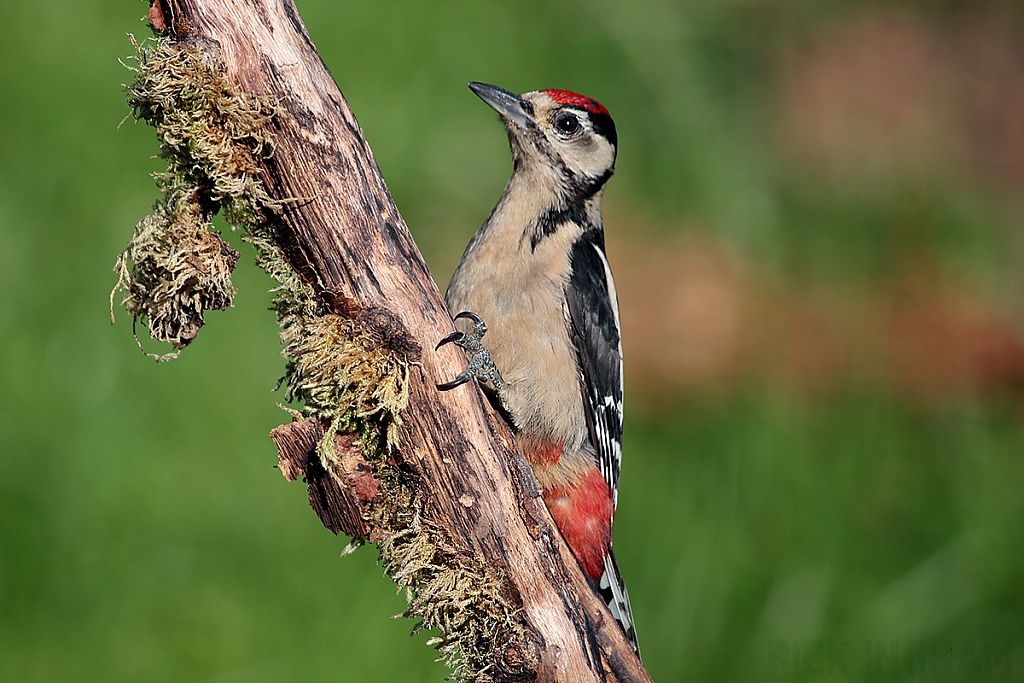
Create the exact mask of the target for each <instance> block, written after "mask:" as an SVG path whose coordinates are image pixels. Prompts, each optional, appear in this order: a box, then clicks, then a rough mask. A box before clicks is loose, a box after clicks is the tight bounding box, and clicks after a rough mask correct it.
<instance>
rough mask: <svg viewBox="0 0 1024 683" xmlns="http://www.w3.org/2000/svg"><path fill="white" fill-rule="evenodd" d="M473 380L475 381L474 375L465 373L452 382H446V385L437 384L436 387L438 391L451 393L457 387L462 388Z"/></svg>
mask: <svg viewBox="0 0 1024 683" xmlns="http://www.w3.org/2000/svg"><path fill="white" fill-rule="evenodd" d="M471 379H473V375H472V374H471V373H469V372H463V373H461V374H459V375H458V376H457V377H456V378H455V379H453V380H452V381H451V382H445V383H444V384H436V385H434V386H436V387H437V390H438V391H451V390H452V389H454V388H455V387H458V386H461V385H463V384H465V383H466V382H468V381H469V380H471Z"/></svg>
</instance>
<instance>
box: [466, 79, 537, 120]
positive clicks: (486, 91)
mask: <svg viewBox="0 0 1024 683" xmlns="http://www.w3.org/2000/svg"><path fill="white" fill-rule="evenodd" d="M469 89H470V90H472V91H473V92H475V93H476V95H477V97H479V98H480V99H481V100H483V101H484V102H486V103H487V104H488V105H489V106H490V107H491V108H492V109H494V111H496V112H498V113H499V114H501V116H502V118H505V119H508V120H510V121H514V122H515V123H516V124H518V125H519V126H521V127H522V128H532V127H533V126H534V125H535V124H534V122H533V105H532V104H530V103H529V102H527V101H526V100H524V99H523V98H522V97H520V96H519V95H516V94H514V93H510V92H509V91H508V90H505V89H503V88H499V87H498V86H496V85H487V84H486V83H477V82H476V81H473V82H471V83H470V84H469Z"/></svg>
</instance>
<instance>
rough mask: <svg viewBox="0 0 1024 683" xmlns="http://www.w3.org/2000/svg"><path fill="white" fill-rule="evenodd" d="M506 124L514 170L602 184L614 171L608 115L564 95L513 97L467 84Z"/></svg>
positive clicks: (582, 100) (578, 97) (593, 104)
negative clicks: (555, 171)
mask: <svg viewBox="0 0 1024 683" xmlns="http://www.w3.org/2000/svg"><path fill="white" fill-rule="evenodd" d="M469 87H470V89H471V90H472V91H473V92H474V93H476V94H477V96H478V97H480V99H482V100H483V101H484V102H486V103H487V104H488V105H490V106H491V107H492V108H493V109H494V110H495V111H497V112H498V114H500V115H501V120H502V122H503V123H504V124H505V128H506V129H507V131H508V138H509V142H510V143H511V146H512V155H513V159H514V161H515V165H516V170H517V171H518V170H520V169H521V168H522V167H524V166H526V167H534V166H541V167H546V168H555V169H558V170H559V171H560V172H561V173H562V174H565V175H567V176H568V178H567V179H569V178H571V179H573V180H575V181H576V182H577V183H582V184H583V185H586V184H588V181H590V182H593V181H597V180H600V181H601V184H603V182H604V180H607V179H608V177H609V176H611V174H612V172H613V171H614V168H615V151H616V145H617V143H618V139H617V138H616V135H615V122H614V121H612V117H611V116H610V115H609V114H608V110H607V109H605V108H604V106H603V105H602V104H601V103H600V102H598V101H597V100H593V99H591V98H589V97H585V96H583V95H578V94H576V93H574V92H569V91H568V90H535V91H533V92H528V93H526V94H524V95H516V94H514V93H511V92H509V91H507V90H504V89H502V88H499V87H497V86H495V85H487V84H485V83H476V82H474V83H470V84H469Z"/></svg>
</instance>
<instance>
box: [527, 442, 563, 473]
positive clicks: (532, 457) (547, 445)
mask: <svg viewBox="0 0 1024 683" xmlns="http://www.w3.org/2000/svg"><path fill="white" fill-rule="evenodd" d="M520 443H522V446H523V455H524V456H526V461H527V462H528V463H530V464H531V465H547V466H551V465H557V464H558V461H559V460H561V459H562V444H561V442H559V441H532V440H527V439H525V438H524V439H522V440H521V442H520Z"/></svg>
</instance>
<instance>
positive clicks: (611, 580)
mask: <svg viewBox="0 0 1024 683" xmlns="http://www.w3.org/2000/svg"><path fill="white" fill-rule="evenodd" d="M598 590H599V592H600V594H601V598H602V599H603V600H604V602H605V604H606V605H608V609H609V610H610V611H611V613H612V616H613V617H615V621H617V622H619V626H621V627H622V631H623V633H625V634H626V639H627V640H629V642H630V644H631V645H632V646H633V650H634V651H635V652H636V654H637V656H638V657H639V656H640V644H639V643H638V642H637V639H636V628H635V627H634V625H633V610H632V608H631V607H630V606H629V593H628V592H627V591H626V584H625V583H623V582H622V576H621V575H620V574H619V564H618V563H617V562H616V561H615V553H613V552H612V550H611V548H609V549H608V555H607V556H605V558H604V574H602V575H601V581H600V583H599V584H598Z"/></svg>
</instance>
